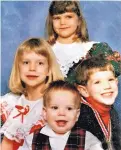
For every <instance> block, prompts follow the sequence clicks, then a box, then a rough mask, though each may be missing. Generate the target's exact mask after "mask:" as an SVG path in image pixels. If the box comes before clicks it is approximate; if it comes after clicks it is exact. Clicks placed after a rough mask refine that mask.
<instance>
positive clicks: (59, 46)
mask: <svg viewBox="0 0 121 150" xmlns="http://www.w3.org/2000/svg"><path fill="white" fill-rule="evenodd" d="M46 28H47V30H46V31H47V38H48V41H49V43H50V44H51V46H52V49H53V51H54V53H55V55H56V57H57V60H58V62H59V64H60V68H61V71H62V73H63V75H64V76H65V77H68V79H69V78H70V81H73V76H72V75H71V71H72V70H73V67H75V65H76V64H77V63H78V62H79V61H81V60H82V59H83V58H84V57H86V54H87V53H90V51H89V50H90V49H91V48H92V49H95V46H97V47H99V49H100V51H98V53H103V54H108V55H110V54H111V55H112V54H113V51H112V49H111V48H110V47H109V46H108V45H107V44H106V43H99V42H93V41H91V42H90V41H89V35H88V31H87V27H86V22H85V19H84V17H83V15H82V12H81V10H80V7H79V2H77V1H52V2H51V4H50V7H49V14H48V17H47V20H46ZM104 47H106V48H105V49H106V51H103V48H104Z"/></svg>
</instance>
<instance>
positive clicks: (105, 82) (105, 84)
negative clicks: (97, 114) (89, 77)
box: [103, 81, 111, 89]
mask: <svg viewBox="0 0 121 150" xmlns="http://www.w3.org/2000/svg"><path fill="white" fill-rule="evenodd" d="M103 87H104V89H109V88H111V86H110V83H109V82H108V81H103Z"/></svg>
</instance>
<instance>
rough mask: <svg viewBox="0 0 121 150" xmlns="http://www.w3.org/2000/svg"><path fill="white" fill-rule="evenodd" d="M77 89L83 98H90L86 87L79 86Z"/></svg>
mask: <svg viewBox="0 0 121 150" xmlns="http://www.w3.org/2000/svg"><path fill="white" fill-rule="evenodd" d="M77 89H78V91H79V92H80V94H81V95H82V96H84V97H89V93H88V90H87V88H86V86H82V85H77Z"/></svg>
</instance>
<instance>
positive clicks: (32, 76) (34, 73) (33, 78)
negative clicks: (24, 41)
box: [19, 52, 49, 87]
mask: <svg viewBox="0 0 121 150" xmlns="http://www.w3.org/2000/svg"><path fill="white" fill-rule="evenodd" d="M48 70H49V66H48V60H47V58H46V57H44V56H42V55H40V54H36V53H35V52H29V53H28V52H24V53H23V55H22V56H21V60H20V62H19V71H20V78H21V80H22V81H23V82H24V83H25V84H26V86H30V87H36V86H39V85H40V84H45V83H44V82H45V79H46V76H47V75H48Z"/></svg>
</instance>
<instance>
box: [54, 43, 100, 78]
mask: <svg viewBox="0 0 121 150" xmlns="http://www.w3.org/2000/svg"><path fill="white" fill-rule="evenodd" d="M94 43H97V42H93V41H92V42H85V43H84V42H83V43H82V42H74V43H71V44H62V43H59V42H58V41H56V43H55V44H54V45H53V46H52V49H53V51H54V53H55V55H56V57H57V61H58V63H59V64H60V69H61V71H62V73H63V75H64V76H65V77H66V76H67V73H68V71H69V69H70V68H71V67H72V66H73V64H74V63H77V62H78V61H79V60H80V59H82V58H83V57H85V56H86V54H87V52H88V51H89V50H90V49H91V47H92V45H93V44H94Z"/></svg>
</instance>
